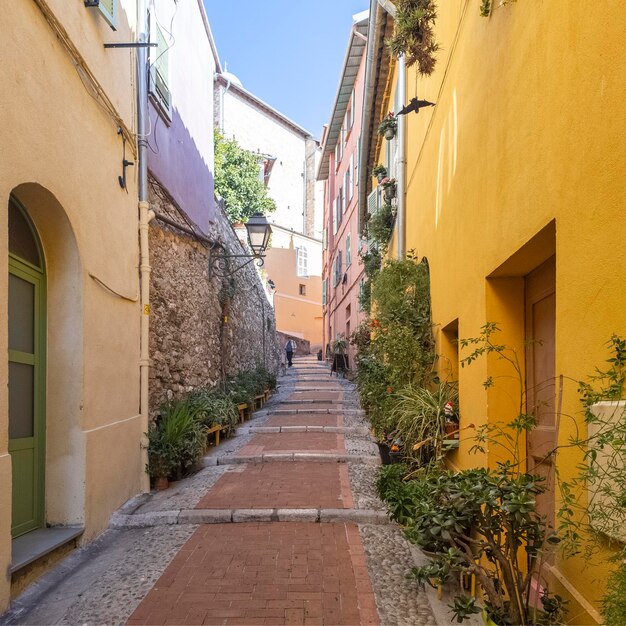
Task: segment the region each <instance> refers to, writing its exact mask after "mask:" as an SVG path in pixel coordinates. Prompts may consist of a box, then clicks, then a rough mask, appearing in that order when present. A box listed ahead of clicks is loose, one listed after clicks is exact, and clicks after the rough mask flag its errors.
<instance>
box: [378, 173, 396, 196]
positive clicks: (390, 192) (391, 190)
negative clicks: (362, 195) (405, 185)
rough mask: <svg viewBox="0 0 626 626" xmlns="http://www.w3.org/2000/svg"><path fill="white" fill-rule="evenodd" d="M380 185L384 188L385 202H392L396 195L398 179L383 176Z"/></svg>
mask: <svg viewBox="0 0 626 626" xmlns="http://www.w3.org/2000/svg"><path fill="white" fill-rule="evenodd" d="M380 186H381V187H382V188H383V197H384V199H385V202H391V201H392V200H393V199H394V198H395V197H396V179H395V178H383V179H382V180H381V181H380Z"/></svg>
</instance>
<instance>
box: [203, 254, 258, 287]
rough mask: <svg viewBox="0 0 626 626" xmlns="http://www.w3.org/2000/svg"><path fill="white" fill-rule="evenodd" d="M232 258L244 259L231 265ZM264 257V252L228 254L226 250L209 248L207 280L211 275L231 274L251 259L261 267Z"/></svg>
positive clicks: (224, 275)
mask: <svg viewBox="0 0 626 626" xmlns="http://www.w3.org/2000/svg"><path fill="white" fill-rule="evenodd" d="M233 259H246V260H245V261H244V262H243V263H241V262H238V263H237V265H236V266H235V267H232V266H231V263H230V261H231V260H233ZM264 259H265V255H264V254H228V253H226V252H214V251H213V249H212V248H211V249H210V250H209V280H210V279H211V278H212V277H213V276H220V277H222V278H226V277H228V276H232V275H233V274H236V273H237V272H238V271H239V270H241V269H243V268H244V267H245V266H246V265H249V264H250V263H252V262H253V261H254V262H255V263H256V265H257V267H263V265H264V264H265V261H264Z"/></svg>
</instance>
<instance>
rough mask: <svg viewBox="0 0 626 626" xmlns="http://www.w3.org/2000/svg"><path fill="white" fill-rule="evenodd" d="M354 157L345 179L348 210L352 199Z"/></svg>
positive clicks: (351, 158)
mask: <svg viewBox="0 0 626 626" xmlns="http://www.w3.org/2000/svg"><path fill="white" fill-rule="evenodd" d="M353 158H354V157H353V156H351V157H350V166H349V167H348V169H347V170H346V175H345V177H344V189H345V191H346V208H348V203H349V202H350V200H351V199H352V160H353Z"/></svg>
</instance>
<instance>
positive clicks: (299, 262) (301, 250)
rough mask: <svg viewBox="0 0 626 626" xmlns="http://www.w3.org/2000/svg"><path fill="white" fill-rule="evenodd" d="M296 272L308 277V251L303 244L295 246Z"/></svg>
mask: <svg viewBox="0 0 626 626" xmlns="http://www.w3.org/2000/svg"><path fill="white" fill-rule="evenodd" d="M296 274H297V275H298V276H303V277H304V278H308V277H309V251H308V250H307V249H306V248H305V247H304V246H299V247H297V248H296Z"/></svg>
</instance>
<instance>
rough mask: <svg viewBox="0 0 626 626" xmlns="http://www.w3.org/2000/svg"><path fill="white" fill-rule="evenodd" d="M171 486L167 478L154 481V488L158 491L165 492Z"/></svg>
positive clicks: (160, 477)
mask: <svg viewBox="0 0 626 626" xmlns="http://www.w3.org/2000/svg"><path fill="white" fill-rule="evenodd" d="M169 486H170V481H169V480H168V479H167V476H159V477H158V478H157V479H156V480H155V481H154V488H155V489H156V490H157V491H165V490H166V489H167V488H168V487H169Z"/></svg>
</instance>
